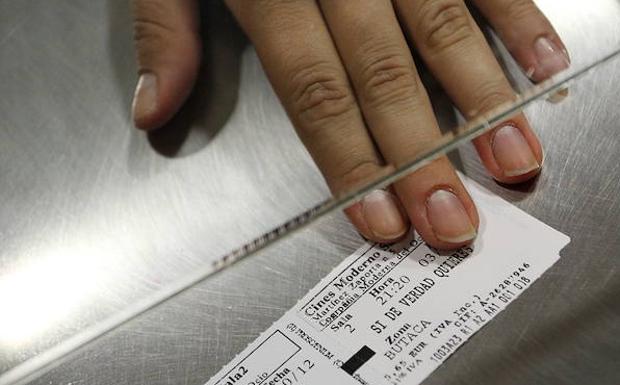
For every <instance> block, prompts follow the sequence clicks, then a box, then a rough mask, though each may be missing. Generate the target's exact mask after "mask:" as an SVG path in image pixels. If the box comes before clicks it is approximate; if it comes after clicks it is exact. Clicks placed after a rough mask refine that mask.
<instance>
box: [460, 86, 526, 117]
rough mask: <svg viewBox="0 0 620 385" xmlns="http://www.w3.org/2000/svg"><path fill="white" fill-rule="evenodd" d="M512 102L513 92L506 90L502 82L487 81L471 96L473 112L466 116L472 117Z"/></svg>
mask: <svg viewBox="0 0 620 385" xmlns="http://www.w3.org/2000/svg"><path fill="white" fill-rule="evenodd" d="M513 100H514V94H513V92H512V91H511V90H509V89H506V87H505V85H504V84H503V82H501V81H497V80H495V81H487V82H486V83H485V84H483V85H481V86H480V87H478V90H477V92H476V95H474V96H473V105H474V106H476V107H475V110H473V111H469V112H468V114H467V115H469V116H470V117H474V116H477V115H480V114H482V113H486V112H489V111H491V110H492V109H494V108H497V107H499V106H501V105H502V104H504V103H507V102H511V101H513Z"/></svg>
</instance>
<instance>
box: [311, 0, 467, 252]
mask: <svg viewBox="0 0 620 385" xmlns="http://www.w3.org/2000/svg"><path fill="white" fill-rule="evenodd" d="M319 3H320V5H321V9H322V11H323V15H324V17H325V20H326V21H327V25H328V27H329V29H330V32H331V34H332V37H333V39H334V41H335V43H336V47H337V48H338V52H339V53H340V56H341V58H342V61H343V63H344V64H345V67H346V68H347V72H348V74H349V77H350V78H351V82H352V84H353V88H354V90H355V93H356V97H357V100H358V103H359V105H360V108H361V110H362V114H363V116H364V119H365V121H366V123H367V125H368V128H369V130H370V132H371V134H372V137H373V138H374V140H375V142H376V143H377V146H378V147H379V149H380V150H381V154H382V155H383V157H384V158H385V159H386V160H387V161H388V162H389V163H391V164H394V165H396V166H399V165H402V164H404V163H407V162H409V161H411V160H412V159H414V158H415V156H417V155H419V154H420V153H422V152H424V151H426V150H428V149H429V148H430V146H433V145H434V144H436V143H437V142H438V141H439V140H440V139H441V137H442V136H441V133H440V131H439V128H438V125H437V122H436V120H435V116H434V113H433V109H432V107H431V104H430V101H429V99H428V95H427V94H426V91H425V90H424V87H423V86H422V84H421V82H420V79H419V76H418V73H417V71H416V68H415V65H414V62H413V58H412V56H411V53H410V50H409V47H408V45H407V43H406V40H405V37H404V35H403V32H402V30H401V29H400V26H399V24H398V20H397V18H396V14H395V11H394V8H393V7H392V3H391V2H390V1H389V0H357V1H339V0H321V1H320V2H319ZM395 190H396V192H397V194H398V196H399V198H400V200H401V202H402V203H403V206H404V207H405V209H406V211H407V213H408V214H409V217H410V218H411V220H412V222H413V224H414V227H415V228H416V230H417V231H418V232H419V233H420V234H421V235H422V237H423V238H424V239H425V240H426V241H427V242H429V243H431V244H433V245H435V246H438V247H441V248H453V247H457V246H461V245H463V244H465V243H467V242H468V241H470V240H471V239H472V238H473V237H474V236H475V234H476V231H475V228H476V227H477V224H478V216H477V213H476V209H475V207H474V204H473V202H472V200H471V198H470V196H469V194H468V193H467V191H466V190H465V188H464V186H463V184H462V183H461V181H460V179H459V178H458V176H457V175H456V173H455V171H454V169H453V168H452V166H451V164H450V162H449V161H448V160H447V158H445V157H443V158H440V159H439V160H437V161H435V162H432V163H431V164H429V165H427V166H425V167H424V168H422V169H420V170H418V171H416V172H415V173H413V174H412V175H409V176H408V177H406V178H403V179H402V180H401V181H399V182H397V183H396V184H395Z"/></svg>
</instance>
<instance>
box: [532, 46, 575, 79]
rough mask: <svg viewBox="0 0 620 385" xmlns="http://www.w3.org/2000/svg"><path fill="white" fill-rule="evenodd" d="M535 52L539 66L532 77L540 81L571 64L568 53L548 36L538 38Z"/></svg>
mask: <svg viewBox="0 0 620 385" xmlns="http://www.w3.org/2000/svg"><path fill="white" fill-rule="evenodd" d="M534 54H535V55H536V59H537V66H536V68H535V69H534V72H533V73H532V74H531V76H530V77H531V78H532V79H533V80H535V81H538V82H539V81H543V80H545V79H548V78H550V77H551V76H553V75H555V74H557V73H558V72H561V71H563V70H565V69H567V68H568V66H569V65H570V59H569V58H568V55H567V53H566V52H565V51H564V50H562V49H561V48H560V47H558V46H557V45H556V44H555V43H554V42H553V41H551V40H549V39H547V38H546V37H539V38H538V39H536V41H535V42H534Z"/></svg>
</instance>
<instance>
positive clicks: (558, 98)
mask: <svg viewBox="0 0 620 385" xmlns="http://www.w3.org/2000/svg"><path fill="white" fill-rule="evenodd" d="M569 93H570V92H569V90H568V87H565V88H561V89H559V90H558V91H556V92H554V93H552V94H550V95H549V96H548V97H547V101H548V102H549V103H553V104H557V103H561V102H563V101H564V99H566V98H567V97H568V94H569Z"/></svg>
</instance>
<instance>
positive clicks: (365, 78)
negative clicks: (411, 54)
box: [360, 49, 420, 105]
mask: <svg viewBox="0 0 620 385" xmlns="http://www.w3.org/2000/svg"><path fill="white" fill-rule="evenodd" d="M390 51H392V52H390ZM394 51H395V50H389V49H387V50H385V49H383V50H382V52H377V53H376V54H375V53H372V50H370V54H369V55H367V56H368V60H366V62H365V63H362V64H361V71H360V78H361V82H360V83H361V85H360V86H361V90H360V94H361V96H362V97H363V98H364V101H366V102H367V103H369V104H371V105H373V104H374V105H377V104H378V105H386V104H388V105H389V104H394V103H398V102H401V101H404V100H411V99H412V98H414V97H415V95H416V94H417V93H418V92H419V87H420V85H419V84H418V81H417V77H416V75H415V69H414V68H413V63H412V62H411V61H410V60H408V59H407V57H405V55H403V54H402V53H396V52H394Z"/></svg>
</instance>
